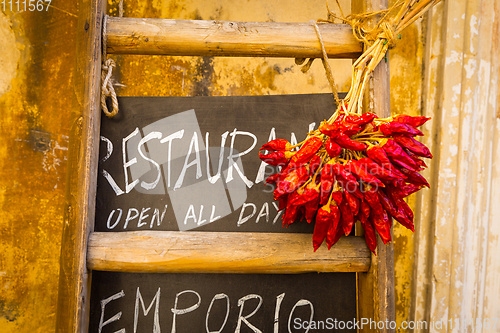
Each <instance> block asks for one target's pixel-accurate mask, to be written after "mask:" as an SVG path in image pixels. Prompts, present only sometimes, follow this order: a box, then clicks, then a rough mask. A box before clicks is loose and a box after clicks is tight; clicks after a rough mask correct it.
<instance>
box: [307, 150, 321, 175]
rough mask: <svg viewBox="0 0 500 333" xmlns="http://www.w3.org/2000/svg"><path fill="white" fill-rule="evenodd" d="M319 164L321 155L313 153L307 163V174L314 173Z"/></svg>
mask: <svg viewBox="0 0 500 333" xmlns="http://www.w3.org/2000/svg"><path fill="white" fill-rule="evenodd" d="M320 166H321V157H319V156H318V155H313V157H311V160H310V161H309V163H308V167H309V174H310V175H314V173H316V170H318V168H319V167H320Z"/></svg>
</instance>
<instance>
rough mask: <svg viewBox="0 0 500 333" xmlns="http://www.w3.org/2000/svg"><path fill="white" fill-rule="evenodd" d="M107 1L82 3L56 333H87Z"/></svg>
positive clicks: (86, 1) (90, 0) (91, 0)
mask: <svg viewBox="0 0 500 333" xmlns="http://www.w3.org/2000/svg"><path fill="white" fill-rule="evenodd" d="M105 8H106V1H103V0H80V2H79V13H78V26H77V29H78V36H77V53H76V54H77V56H76V59H77V60H76V66H75V72H74V80H73V82H74V92H75V96H73V105H72V108H71V112H72V115H71V132H70V145H69V159H68V173H67V174H68V179H67V188H66V203H65V214H64V229H63V237H62V244H61V265H60V267H61V269H60V275H59V295H58V304H57V313H56V316H57V318H56V331H57V332H64V333H69V332H74V333H76V332H87V331H88V319H89V313H88V309H89V304H90V302H89V300H90V280H91V274H90V271H88V270H87V265H86V253H87V239H88V236H89V233H90V232H91V231H92V229H93V224H94V214H95V193H96V189H97V183H96V182H97V162H98V157H99V156H98V150H99V125H100V113H101V107H100V99H99V96H100V83H101V50H102V47H101V36H102V33H101V32H102V18H103V15H104V13H105Z"/></svg>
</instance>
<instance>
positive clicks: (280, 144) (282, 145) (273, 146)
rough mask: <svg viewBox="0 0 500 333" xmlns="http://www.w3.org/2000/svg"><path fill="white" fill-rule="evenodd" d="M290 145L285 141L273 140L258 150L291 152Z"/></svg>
mask: <svg viewBox="0 0 500 333" xmlns="http://www.w3.org/2000/svg"><path fill="white" fill-rule="evenodd" d="M291 147H292V145H291V144H290V142H288V141H287V140H285V139H274V140H271V141H269V142H268V143H266V144H265V145H263V146H262V147H261V148H260V150H263V149H265V150H269V151H275V150H291Z"/></svg>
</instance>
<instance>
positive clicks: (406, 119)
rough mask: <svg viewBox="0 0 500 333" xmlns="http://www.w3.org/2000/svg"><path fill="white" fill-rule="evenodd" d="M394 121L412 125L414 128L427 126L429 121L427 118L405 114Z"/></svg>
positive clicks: (395, 117) (399, 115)
mask: <svg viewBox="0 0 500 333" xmlns="http://www.w3.org/2000/svg"><path fill="white" fill-rule="evenodd" d="M392 119H394V121H397V122H398V123H403V124H410V125H411V126H413V127H419V126H421V125H423V124H425V123H426V122H427V121H428V120H429V119H431V118H427V117H422V116H408V115H405V114H398V115H395V116H394V117H392Z"/></svg>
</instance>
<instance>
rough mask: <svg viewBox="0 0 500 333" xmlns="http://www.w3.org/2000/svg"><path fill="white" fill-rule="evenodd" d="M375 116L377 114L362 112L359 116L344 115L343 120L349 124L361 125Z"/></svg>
mask: <svg viewBox="0 0 500 333" xmlns="http://www.w3.org/2000/svg"><path fill="white" fill-rule="evenodd" d="M375 118H378V116H377V115H376V114H375V113H371V112H366V113H363V114H362V115H361V116H358V115H348V116H347V117H345V121H346V122H348V123H351V124H356V125H360V126H363V125H366V124H368V123H370V122H372V120H373V119H375Z"/></svg>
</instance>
